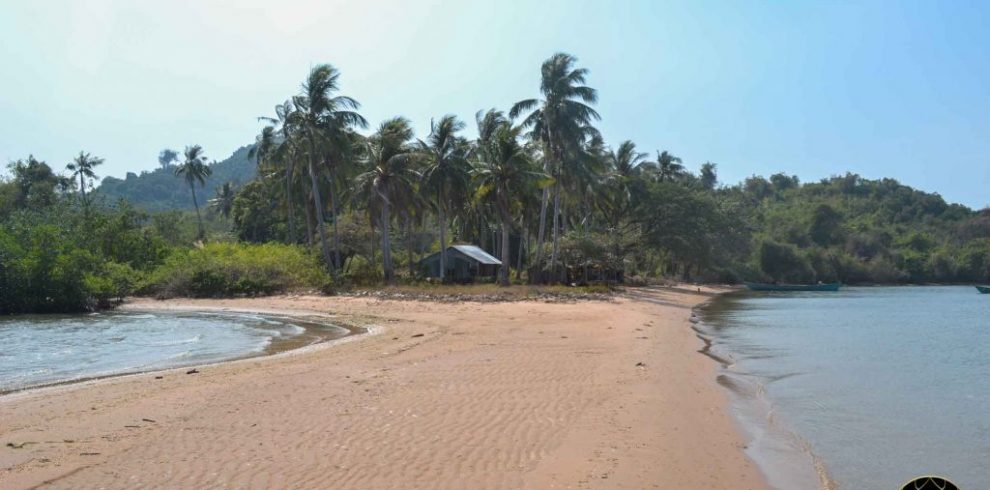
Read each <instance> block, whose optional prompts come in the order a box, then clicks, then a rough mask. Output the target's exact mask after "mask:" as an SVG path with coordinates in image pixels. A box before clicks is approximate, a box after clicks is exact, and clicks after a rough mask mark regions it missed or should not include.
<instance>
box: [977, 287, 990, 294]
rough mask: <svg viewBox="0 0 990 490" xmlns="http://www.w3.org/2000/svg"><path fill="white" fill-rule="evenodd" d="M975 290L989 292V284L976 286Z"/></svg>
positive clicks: (983, 292)
mask: <svg viewBox="0 0 990 490" xmlns="http://www.w3.org/2000/svg"><path fill="white" fill-rule="evenodd" d="M976 290H977V291H979V292H980V293H982V294H990V286H976Z"/></svg>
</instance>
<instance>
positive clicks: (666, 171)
mask: <svg viewBox="0 0 990 490" xmlns="http://www.w3.org/2000/svg"><path fill="white" fill-rule="evenodd" d="M683 174H684V165H681V159H680V158H678V157H675V156H674V155H671V154H670V153H668V152H667V151H666V150H664V151H663V153H661V152H659V151H658V152H657V180H659V181H660V182H670V181H673V180H674V179H676V178H678V177H680V176H681V175H683Z"/></svg>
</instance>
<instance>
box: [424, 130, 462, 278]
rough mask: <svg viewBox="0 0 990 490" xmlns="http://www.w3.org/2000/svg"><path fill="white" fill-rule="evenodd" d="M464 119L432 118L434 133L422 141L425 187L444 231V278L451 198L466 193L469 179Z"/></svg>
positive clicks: (441, 251)
mask: <svg viewBox="0 0 990 490" xmlns="http://www.w3.org/2000/svg"><path fill="white" fill-rule="evenodd" d="M463 129H464V123H463V122H461V121H458V120H457V117H455V116H453V115H450V114H448V115H446V116H443V117H442V118H440V121H438V122H433V121H431V122H430V135H429V136H427V138H426V141H422V140H420V141H419V151H420V152H421V153H422V154H423V155H424V156H425V157H426V167H425V168H424V169H423V178H422V181H423V187H424V188H425V189H426V190H427V191H428V192H430V193H431V194H432V195H433V196H434V197H435V200H434V201H433V204H434V207H435V208H436V210H437V226H438V228H439V231H440V280H441V281H442V280H443V279H444V276H445V274H446V273H447V206H448V200H450V199H452V198H459V197H462V196H463V191H464V189H465V187H466V184H467V180H468V172H469V168H468V165H467V159H466V157H467V142H466V141H465V140H464V138H462V137H460V136H458V135H457V133H458V132H460V131H462V130H463Z"/></svg>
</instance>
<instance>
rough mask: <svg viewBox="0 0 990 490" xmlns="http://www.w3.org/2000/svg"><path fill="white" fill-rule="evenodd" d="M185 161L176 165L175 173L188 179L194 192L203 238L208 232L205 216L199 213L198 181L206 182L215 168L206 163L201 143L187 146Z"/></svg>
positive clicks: (194, 204)
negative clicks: (197, 198)
mask: <svg viewBox="0 0 990 490" xmlns="http://www.w3.org/2000/svg"><path fill="white" fill-rule="evenodd" d="M183 155H184V156H185V158H186V159H185V161H184V162H182V163H181V164H179V165H178V166H177V167H175V175H176V176H177V177H183V178H184V179H186V183H188V184H189V190H190V191H191V192H192V198H193V206H194V207H195V208H196V222H197V223H198V224H199V235H197V238H199V239H203V237H204V236H205V235H206V232H205V231H204V230H203V217H202V216H201V215H200V214H199V202H198V201H197V200H196V182H199V185H205V184H206V178H207V177H209V176H210V175H211V174H212V173H213V170H212V169H210V167H209V165H207V164H206V155H204V154H203V147H202V146H199V145H192V146H187V147H186V150H185V151H184V152H183Z"/></svg>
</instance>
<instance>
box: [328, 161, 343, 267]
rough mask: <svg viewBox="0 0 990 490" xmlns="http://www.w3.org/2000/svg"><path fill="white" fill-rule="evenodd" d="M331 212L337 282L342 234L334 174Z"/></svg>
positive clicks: (331, 176) (331, 183)
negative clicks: (338, 218) (338, 221)
mask: <svg viewBox="0 0 990 490" xmlns="http://www.w3.org/2000/svg"><path fill="white" fill-rule="evenodd" d="M330 211H331V212H333V268H332V270H331V272H332V273H333V278H334V280H337V268H339V267H342V266H343V264H341V263H340V232H339V230H338V229H337V193H336V192H334V180H333V172H331V174H330Z"/></svg>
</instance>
